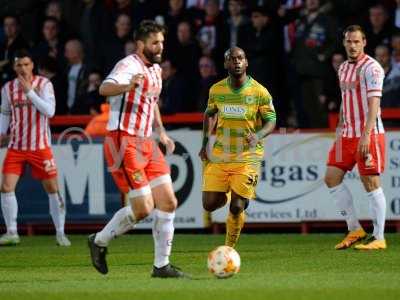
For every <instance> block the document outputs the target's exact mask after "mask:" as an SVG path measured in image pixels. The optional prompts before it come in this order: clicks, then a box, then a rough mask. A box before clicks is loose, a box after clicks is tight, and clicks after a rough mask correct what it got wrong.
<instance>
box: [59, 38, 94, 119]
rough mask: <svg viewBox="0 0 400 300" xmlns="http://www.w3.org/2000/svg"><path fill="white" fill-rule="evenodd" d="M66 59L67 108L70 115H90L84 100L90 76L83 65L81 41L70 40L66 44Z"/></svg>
mask: <svg viewBox="0 0 400 300" xmlns="http://www.w3.org/2000/svg"><path fill="white" fill-rule="evenodd" d="M65 57H66V59H67V61H68V65H69V66H68V68H67V72H66V77H67V78H68V81H67V82H68V89H67V107H68V113H69V114H88V113H89V108H88V106H87V105H85V104H86V102H85V99H84V98H83V97H84V96H85V94H86V90H87V84H88V80H87V78H88V76H87V67H86V65H85V64H84V63H83V58H84V52H83V46H82V43H81V42H80V41H79V40H69V41H68V42H67V43H66V44H65Z"/></svg>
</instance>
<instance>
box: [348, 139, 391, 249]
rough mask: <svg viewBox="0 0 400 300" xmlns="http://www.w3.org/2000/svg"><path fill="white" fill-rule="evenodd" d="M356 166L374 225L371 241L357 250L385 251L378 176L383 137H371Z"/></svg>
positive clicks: (382, 198)
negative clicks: (364, 152) (366, 151)
mask: <svg viewBox="0 0 400 300" xmlns="http://www.w3.org/2000/svg"><path fill="white" fill-rule="evenodd" d="M357 165H358V169H359V173H360V175H361V176H360V177H361V182H362V183H363V186H364V189H365V191H366V193H367V198H368V201H369V208H370V214H371V218H372V222H373V225H374V231H373V233H372V237H371V239H369V240H368V241H366V244H365V245H357V246H356V247H355V248H356V249H359V250H364V249H365V250H379V249H386V241H385V237H384V232H385V219H386V198H385V194H384V192H383V189H382V187H381V182H380V176H379V175H380V174H381V173H383V171H384V165H385V140H384V136H383V135H372V136H371V143H370V151H369V154H368V156H367V157H365V158H359V159H358V160H357Z"/></svg>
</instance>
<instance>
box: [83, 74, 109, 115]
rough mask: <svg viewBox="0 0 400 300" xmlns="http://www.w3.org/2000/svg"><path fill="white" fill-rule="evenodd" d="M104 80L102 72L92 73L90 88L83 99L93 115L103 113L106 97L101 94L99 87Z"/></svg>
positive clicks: (89, 78) (89, 79)
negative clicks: (102, 108) (102, 106)
mask: <svg viewBox="0 0 400 300" xmlns="http://www.w3.org/2000/svg"><path fill="white" fill-rule="evenodd" d="M102 81H103V78H102V76H101V72H100V71H92V72H90V73H89V77H88V86H87V89H86V95H85V96H84V97H83V101H84V102H86V105H85V106H87V107H88V108H89V113H90V114H91V115H97V114H99V113H100V112H101V110H100V106H101V105H102V104H103V103H104V100H105V99H104V97H103V96H101V95H100V94H99V87H100V85H101V82H102Z"/></svg>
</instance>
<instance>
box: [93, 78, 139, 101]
mask: <svg viewBox="0 0 400 300" xmlns="http://www.w3.org/2000/svg"><path fill="white" fill-rule="evenodd" d="M143 79H144V76H143V74H136V75H134V76H132V78H131V79H130V81H129V83H127V84H122V83H118V82H117V81H114V82H113V80H112V79H108V80H106V81H104V82H103V83H102V84H101V85H100V87H99V94H100V95H102V96H105V97H110V96H117V95H120V94H123V93H126V92H129V91H130V90H132V89H134V88H136V87H137V86H138V85H140V84H141V82H142V81H143Z"/></svg>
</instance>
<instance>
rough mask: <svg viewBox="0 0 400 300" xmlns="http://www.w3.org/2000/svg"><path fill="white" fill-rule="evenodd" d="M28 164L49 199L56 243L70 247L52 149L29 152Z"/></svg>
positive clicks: (63, 204)
mask: <svg viewBox="0 0 400 300" xmlns="http://www.w3.org/2000/svg"><path fill="white" fill-rule="evenodd" d="M27 162H28V163H29V164H30V165H31V167H32V177H33V178H36V179H38V180H40V181H41V182H42V185H43V188H44V190H45V191H46V193H47V196H48V197H49V212H50V216H51V219H52V220H53V224H54V227H55V229H56V242H57V245H59V246H70V245H71V242H70V241H69V240H68V238H67V237H66V236H65V233H64V226H65V212H66V207H65V203H64V201H63V199H62V197H61V195H60V193H59V188H58V184H57V166H56V164H55V161H54V157H53V152H52V150H51V149H50V148H46V149H42V150H37V151H29V152H27Z"/></svg>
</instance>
